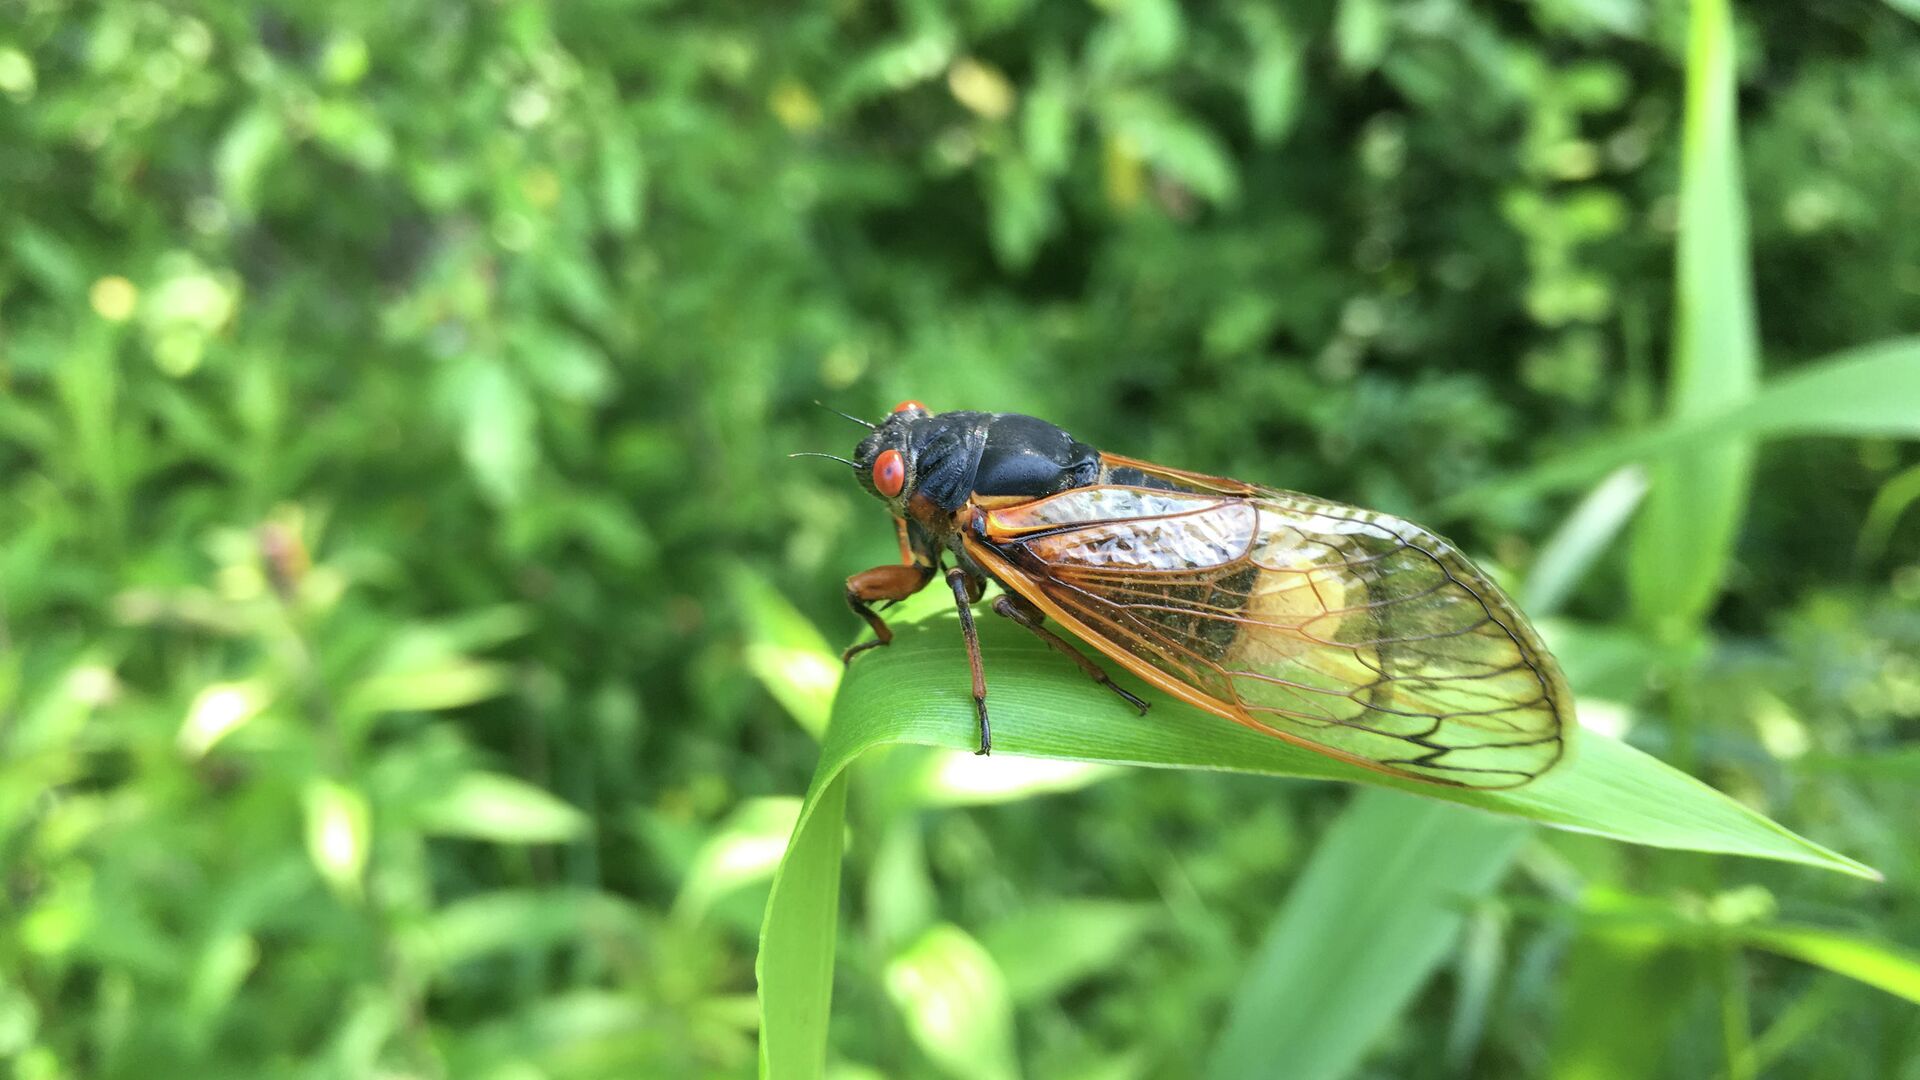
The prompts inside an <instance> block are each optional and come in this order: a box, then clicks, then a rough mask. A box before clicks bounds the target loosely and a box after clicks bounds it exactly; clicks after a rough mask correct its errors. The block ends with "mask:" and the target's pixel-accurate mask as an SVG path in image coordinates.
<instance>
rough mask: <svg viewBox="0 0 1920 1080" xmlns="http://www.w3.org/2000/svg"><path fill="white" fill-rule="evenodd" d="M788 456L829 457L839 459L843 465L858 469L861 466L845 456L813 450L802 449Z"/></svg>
mask: <svg viewBox="0 0 1920 1080" xmlns="http://www.w3.org/2000/svg"><path fill="white" fill-rule="evenodd" d="M787 456H788V457H790V458H797V457H823V458H826V459H827V460H828V461H837V462H839V463H840V464H842V465H846V466H848V467H850V468H854V469H857V468H859V467H860V466H859V465H857V464H855V463H854V462H851V461H848V460H847V459H846V458H843V457H841V456H839V455H838V454H816V453H814V452H813V451H811V450H802V451H800V452H799V453H797V454H788V455H787Z"/></svg>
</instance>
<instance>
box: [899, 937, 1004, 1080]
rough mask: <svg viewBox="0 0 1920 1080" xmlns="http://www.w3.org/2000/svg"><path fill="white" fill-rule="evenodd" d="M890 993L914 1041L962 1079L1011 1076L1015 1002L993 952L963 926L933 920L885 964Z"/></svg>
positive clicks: (1002, 1079)
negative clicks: (994, 960) (1010, 997)
mask: <svg viewBox="0 0 1920 1080" xmlns="http://www.w3.org/2000/svg"><path fill="white" fill-rule="evenodd" d="M886 982H887V995H888V996H889V997H891V998H892V999H893V1003H894V1006H895V1007H896V1008H898V1009H899V1010H900V1015H901V1017H902V1018H903V1019H905V1020H906V1022H907V1030H908V1031H910V1032H912V1033H913V1039H914V1042H916V1043H918V1044H919V1045H920V1049H921V1051H922V1052H923V1053H925V1054H926V1055H927V1057H928V1058H930V1059H931V1060H932V1061H933V1062H934V1064H936V1065H938V1066H939V1067H940V1068H941V1070H942V1071H944V1072H945V1073H946V1074H947V1075H949V1076H952V1077H956V1078H958V1080H1013V1078H1015V1077H1017V1076H1019V1075H1020V1073H1019V1069H1018V1068H1017V1067H1016V1066H1015V1065H1014V1058H1013V1003H1012V1001H1011V1000H1010V999H1009V998H1008V996H1007V986H1006V982H1005V980H1003V979H1002V978H1001V976H1000V969H999V967H998V966H996V965H995V964H994V962H993V957H991V956H989V955H988V954H987V951H986V950H985V949H983V948H981V947H980V943H979V942H977V941H975V940H973V938H972V937H970V936H969V935H968V934H967V932H966V931H965V930H962V929H960V928H959V927H957V926H952V925H949V924H945V923H942V924H940V925H938V926H933V927H929V928H928V929H927V931H926V933H924V934H921V935H920V937H919V938H917V939H916V940H915V941H914V942H913V944H911V945H908V946H907V947H906V948H905V949H903V950H901V952H900V955H898V956H896V957H894V958H893V961H892V962H891V963H889V964H888V965H887V973H886Z"/></svg>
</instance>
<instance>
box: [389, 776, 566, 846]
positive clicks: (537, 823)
mask: <svg viewBox="0 0 1920 1080" xmlns="http://www.w3.org/2000/svg"><path fill="white" fill-rule="evenodd" d="M420 815H421V823H422V825H423V827H424V828H425V829H426V830H427V831H428V832H430V833H433V834H435V835H438V836H459V837H465V838H467V839H472V840H491V841H494V842H496V843H502V844H559V843H565V842H567V841H569V840H577V839H579V838H580V837H582V836H584V835H586V833H587V831H588V828H589V822H588V820H587V817H586V815H585V814H582V813H581V812H580V811H579V810H578V809H576V808H574V807H572V806H570V805H568V804H567V803H565V802H562V801H561V800H559V799H557V798H555V797H554V796H553V795H552V794H550V793H548V792H547V791H546V789H544V788H538V787H535V786H533V785H532V784H529V783H527V782H526V781H525V780H520V779H517V778H515V777H511V776H503V775H501V774H500V773H487V772H470V773H467V774H465V775H463V776H461V777H460V778H459V779H458V780H456V781H454V783H453V786H452V787H451V788H450V789H449V790H447V791H446V792H445V793H444V794H441V795H439V796H436V797H434V798H433V799H431V800H429V801H428V802H426V803H425V804H424V805H423V806H422V807H421V808H420Z"/></svg>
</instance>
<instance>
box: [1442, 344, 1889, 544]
mask: <svg viewBox="0 0 1920 1080" xmlns="http://www.w3.org/2000/svg"><path fill="white" fill-rule="evenodd" d="M1808 435H1824V436H1833V437H1849V436H1882V437H1885V438H1894V439H1917V438H1920V337H1902V338H1892V339H1889V340H1887V341H1880V342H1875V343H1873V344H1871V345H1862V346H1858V347H1856V348H1852V349H1848V350H1845V351H1843V352H1839V353H1835V354H1834V355H1832V356H1829V357H1825V358H1823V359H1820V360H1816V361H1814V362H1812V363H1809V364H1806V365H1803V366H1801V367H1799V368H1796V369H1794V370H1793V371H1791V372H1789V373H1787V374H1785V375H1782V376H1780V377H1779V378H1776V379H1770V380H1768V381H1767V382H1766V383H1765V384H1764V385H1763V386H1762V387H1761V389H1760V390H1759V392H1758V393H1756V394H1754V395H1753V396H1752V397H1751V398H1749V399H1747V400H1746V401H1745V402H1744V403H1741V404H1739V405H1734V406H1730V407H1728V408H1725V409H1722V410H1719V411H1715V412H1712V413H1702V414H1692V415H1685V416H1678V415H1676V416H1670V417H1668V418H1667V419H1666V420H1665V421H1663V422H1661V423H1660V424H1657V425H1655V426H1653V427H1651V428H1648V429H1646V430H1645V431H1640V432H1631V433H1623V434H1616V435H1609V436H1607V437H1606V438H1604V439H1598V440H1595V441H1594V442H1593V443H1592V444H1590V445H1588V446H1584V447H1581V448H1579V449H1576V450H1570V451H1567V452H1566V453H1563V454H1560V455H1558V456H1556V457H1552V458H1549V459H1547V460H1546V461H1543V462H1541V463H1540V464H1538V465H1535V466H1533V467H1532V468H1529V469H1525V470H1522V471H1521V472H1518V473H1515V474H1513V475H1511V476H1507V477H1503V478H1501V479H1499V480H1494V481H1491V482H1489V483H1487V484H1482V485H1476V486H1473V487H1468V488H1464V489H1462V490H1461V491H1460V492H1459V493H1458V494H1456V495H1453V496H1451V497H1449V498H1447V499H1446V500H1444V501H1442V502H1440V503H1438V504H1437V505H1436V507H1435V508H1434V509H1433V510H1432V511H1431V512H1430V513H1429V514H1428V515H1427V517H1428V518H1429V519H1434V518H1444V517H1457V516H1459V515H1461V514H1465V513H1467V512H1469V511H1471V510H1472V509H1473V508H1474V507H1475V506H1477V505H1479V504H1480V503H1482V502H1484V501H1486V500H1488V499H1494V498H1512V497H1518V496H1524V495H1538V494H1541V493H1544V492H1549V491H1564V490H1566V489H1568V488H1573V487H1578V486H1580V485H1581V484H1585V483H1589V482H1591V481H1592V480H1594V479H1595V478H1596V477H1599V476H1602V475H1604V474H1606V473H1607V472H1609V471H1611V470H1613V469H1617V468H1619V467H1620V466H1622V465H1626V464H1630V463H1632V462H1636V461H1659V460H1663V459H1665V458H1668V457H1671V456H1673V455H1676V454H1685V453H1688V452H1690V451H1693V450H1697V449H1701V448H1706V447H1712V446H1714V445H1716V444H1719V443H1722V442H1726V441H1728V440H1732V439H1756V440H1758V439H1773V438H1786V437H1792V436H1808Z"/></svg>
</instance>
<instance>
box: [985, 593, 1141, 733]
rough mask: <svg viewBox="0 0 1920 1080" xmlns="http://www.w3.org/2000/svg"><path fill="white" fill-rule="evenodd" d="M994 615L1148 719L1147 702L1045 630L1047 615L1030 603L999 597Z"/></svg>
mask: <svg viewBox="0 0 1920 1080" xmlns="http://www.w3.org/2000/svg"><path fill="white" fill-rule="evenodd" d="M993 611H994V614H996V615H1004V616H1006V617H1007V618H1009V619H1012V620H1013V621H1014V622H1017V623H1019V624H1020V625H1021V626H1024V627H1026V628H1027V629H1028V630H1031V631H1033V635H1034V636H1035V637H1037V638H1039V639H1040V640H1041V641H1044V642H1046V643H1047V644H1048V645H1050V646H1052V647H1053V648H1054V650H1055V651H1056V652H1059V653H1060V654H1061V655H1062V656H1065V657H1066V658H1067V659H1069V660H1071V661H1073V662H1074V663H1076V664H1078V665H1080V670H1081V671H1084V672H1086V673H1087V677H1088V678H1091V679H1092V680H1093V681H1094V682H1097V683H1099V684H1100V685H1101V686H1104V687H1106V688H1107V689H1109V690H1111V691H1113V692H1114V693H1116V694H1119V695H1120V696H1121V697H1123V698H1125V699H1126V700H1127V704H1129V705H1132V706H1133V707H1134V708H1136V709H1139V710H1140V715H1141V716H1145V715H1147V703H1146V702H1144V701H1142V700H1140V699H1139V698H1138V697H1136V696H1135V695H1134V694H1133V693H1132V692H1131V691H1129V690H1128V689H1127V688H1126V687H1124V686H1121V685H1120V684H1119V683H1117V682H1114V681H1113V678H1112V676H1110V675H1108V674H1107V672H1106V669H1104V668H1102V667H1101V666H1100V665H1099V664H1096V663H1094V662H1093V661H1092V660H1090V659H1088V658H1087V655H1086V654H1085V653H1083V652H1081V651H1080V650H1079V649H1076V648H1074V647H1073V645H1072V643H1071V642H1069V641H1067V639H1065V638H1063V637H1061V636H1060V635H1059V634H1056V633H1054V632H1053V631H1052V630H1049V629H1047V626H1046V614H1045V613H1043V612H1042V611H1041V610H1040V609H1039V608H1037V607H1034V606H1033V605H1032V604H1031V603H1028V602H1027V600H1026V598H1025V597H1022V596H1020V595H1018V594H1016V593H1001V594H1000V596H999V597H998V598H997V599H995V600H994V602H993Z"/></svg>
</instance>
